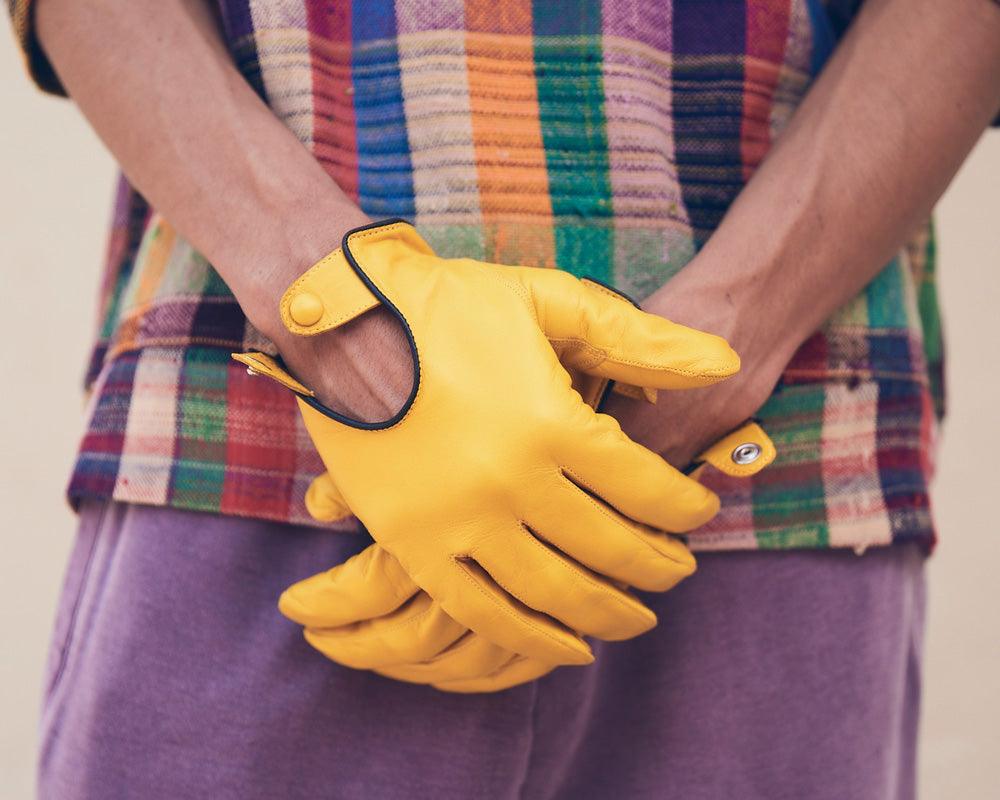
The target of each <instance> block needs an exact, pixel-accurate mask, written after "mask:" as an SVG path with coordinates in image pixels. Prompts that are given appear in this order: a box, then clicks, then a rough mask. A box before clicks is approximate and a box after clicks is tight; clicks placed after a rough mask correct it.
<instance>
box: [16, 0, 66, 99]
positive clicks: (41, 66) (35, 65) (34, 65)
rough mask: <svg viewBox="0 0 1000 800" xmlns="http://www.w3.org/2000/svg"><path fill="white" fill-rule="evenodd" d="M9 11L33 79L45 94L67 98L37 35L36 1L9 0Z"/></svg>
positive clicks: (26, 65) (26, 66) (25, 63)
mask: <svg viewBox="0 0 1000 800" xmlns="http://www.w3.org/2000/svg"><path fill="white" fill-rule="evenodd" d="M7 10H8V11H9V12H10V19H11V22H12V23H13V25H14V35H15V36H16V37H17V43H18V44H19V45H20V47H21V54H22V55H23V57H24V65H25V68H26V69H27V70H28V74H29V75H31V79H32V80H33V81H34V82H35V85H36V86H37V87H38V88H39V89H41V90H42V91H43V92H49V93H50V94H56V95H61V96H63V97H65V96H66V90H65V89H63V86H62V83H60V81H59V76H58V75H56V71H55V70H54V69H52V64H51V63H49V59H48V57H47V56H46V55H45V51H44V50H42V46H41V44H40V43H39V42H38V37H37V36H36V35H35V0H7Z"/></svg>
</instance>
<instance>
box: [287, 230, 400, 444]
mask: <svg viewBox="0 0 1000 800" xmlns="http://www.w3.org/2000/svg"><path fill="white" fill-rule="evenodd" d="M397 222H403V223H406V220H405V219H399V218H393V219H383V220H379V221H378V222H372V223H370V224H368V225H362V226H361V227H360V228H354V229H353V230H350V231H348V232H347V233H345V234H344V239H343V242H342V243H341V245H340V248H341V250H342V251H343V253H344V258H346V259H347V263H348V264H350V265H351V269H353V270H354V272H355V274H356V275H357V276H358V278H359V279H360V280H361V282H362V283H363V284H364V285H365V286H366V287H367V288H368V290H369V291H370V292H371V293H372V294H373V295H375V297H376V298H377V299H378V300H379V301H380V302H381V303H382V305H384V306H385V307H386V308H388V309H389V311H390V312H391V313H392V315H393V316H394V317H396V319H398V320H399V322H400V323H401V324H402V326H403V331H404V333H406V340H407V342H408V344H409V345H410V357H411V358H412V359H413V388H412V389H411V390H410V396H409V397H407V398H406V402H405V403H403V407H402V408H401V409H399V411H397V412H396V413H395V414H394V415H393V416H392V417H390V418H389V419H387V420H384V421H382V422H362V421H361V420H357V419H352V418H351V417H347V416H344V415H343V414H339V413H338V412H336V411H334V410H333V409H332V408H330V407H329V406H326V405H324V404H323V403H321V402H320V401H319V400H317V399H316V398H315V397H308V396H306V395H301V394H300V395H299V397H301V398H302V400H303V402H305V403H306V404H307V405H309V406H311V407H312V408H314V409H316V410H317V411H318V412H319V413H320V414H322V415H323V416H325V417H329V418H330V419H332V420H336V421H337V422H340V423H342V424H344V425H347V426H349V427H351V428H358V429H359V430H363V431H380V430H385V429H386V428H391V427H392V426H393V425H395V424H397V423H398V422H399V421H400V420H402V419H403V417H405V416H406V414H407V413H408V412H409V410H410V407H411V406H412V405H413V401H414V400H416V399H417V391H418V390H419V388H420V356H419V354H418V353H417V343H416V341H415V340H414V338H413V331H412V330H411V329H410V323H408V322H407V321H406V317H404V316H403V313H402V312H401V311H400V310H399V309H398V308H396V306H395V305H394V304H393V302H392V301H391V300H390V299H389V298H388V297H386V296H385V295H384V294H383V293H382V291H381V290H380V289H379V288H378V286H376V285H375V283H374V282H373V281H372V279H371V278H369V277H368V276H367V275H366V274H365V271H364V270H363V269H362V268H361V265H360V264H358V262H357V260H356V259H355V258H354V254H353V253H351V250H350V248H349V247H348V240H349V239H350V238H351V236H353V235H354V234H355V233H361V232H362V231H368V230H372V229H373V228H384V227H386V226H387V225H395V224H396V223H397ZM406 224H409V223H406Z"/></svg>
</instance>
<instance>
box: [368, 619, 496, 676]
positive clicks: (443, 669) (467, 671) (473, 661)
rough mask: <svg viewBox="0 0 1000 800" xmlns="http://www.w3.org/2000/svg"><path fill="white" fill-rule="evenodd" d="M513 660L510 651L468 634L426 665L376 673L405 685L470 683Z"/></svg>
mask: <svg viewBox="0 0 1000 800" xmlns="http://www.w3.org/2000/svg"><path fill="white" fill-rule="evenodd" d="M514 656H515V654H514V653H511V652H510V651H509V650H505V649H504V648H502V647H500V646H499V645H496V644H494V643H493V642H490V641H488V640H487V639H484V638H483V637H482V636H479V635H478V634H475V633H472V632H471V631H469V632H468V633H467V634H466V635H465V636H463V637H462V638H461V639H459V640H458V641H457V642H455V643H454V644H453V645H451V646H450V647H449V648H447V649H446V650H444V651H443V652H441V653H439V654H438V655H436V656H434V657H433V658H431V659H430V660H428V661H423V662H420V663H413V664H398V665H393V666H390V667H384V668H379V669H377V670H376V672H378V673H379V674H380V675H384V676H385V677H387V678H394V679H395V680H398V681H406V682H407V683H423V684H430V683H440V682H442V681H456V680H471V679H473V678H481V677H484V676H486V675H490V674H491V673H493V672H495V671H496V670H498V669H499V668H500V667H502V666H503V665H504V664H506V663H507V662H508V661H510V660H511V659H512V658H513V657H514Z"/></svg>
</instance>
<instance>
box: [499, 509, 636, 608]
mask: <svg viewBox="0 0 1000 800" xmlns="http://www.w3.org/2000/svg"><path fill="white" fill-rule="evenodd" d="M520 528H521V530H522V531H523V532H524V535H525V536H526V537H527V538H528V539H529V540H530V541H531V543H532V544H533V545H535V547H537V548H538V549H539V550H541V551H542V552H543V553H544V554H545V555H547V556H554V557H555V558H556V559H557V560H558V561H561V562H562V563H563V564H565V565H566V567H568V568H569V570H570V573H571V574H572V575H573V577H574V579H576V580H579V581H582V582H583V583H585V584H586V585H588V586H590V587H592V588H597V589H600V590H601V591H602V592H603V593H604V594H606V595H608V596H610V597H611V598H612V599H613V600H614V601H615V602H616V603H618V604H619V605H620V606H621V607H622V608H624V609H627V610H628V611H630V612H631V613H632V615H633V616H635V614H636V612H637V609H636V608H635V607H634V606H633V605H632V604H631V603H630V602H629V601H628V600H627V599H626V598H625V597H622V596H621V595H620V594H619V591H620V590H618V589H616V588H615V587H612V586H609V585H605V584H603V583H601V582H600V581H599V580H594V578H593V577H591V576H590V575H588V574H587V573H586V572H583V571H582V570H581V569H580V566H582V565H578V564H577V563H576V561H575V559H573V558H571V557H570V556H568V555H566V554H563V553H562V551H559V552H553V551H552V550H551V549H549V547H548V546H546V544H544V543H543V542H542V541H540V540H539V538H538V537H537V536H536V534H535V533H534V531H533V530H532V529H531V528H530V527H528V525H527V523H526V522H523V521H522V522H521V523H520ZM493 580H495V581H497V583H498V584H500V585H501V586H503V588H504V589H505V590H506V591H507V593H508V594H510V595H511V596H512V597H517V595H516V594H515V593H514V592H512V591H511V590H510V589H508V588H507V587H506V586H504V584H503V583H501V582H500V581H499V580H497V579H496V578H493ZM635 603H637V604H638V605H640V606H642V603H639V601H638V600H636V601H635ZM642 607H643V608H645V606H642ZM646 610H648V609H646ZM560 622H562V620H560ZM562 624H564V625H565V624H566V623H565V622H562Z"/></svg>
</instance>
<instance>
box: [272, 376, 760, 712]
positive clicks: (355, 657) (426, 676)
mask: <svg viewBox="0 0 1000 800" xmlns="http://www.w3.org/2000/svg"><path fill="white" fill-rule="evenodd" d="M591 396H592V397H594V398H596V397H598V396H599V392H598V393H595V394H593V395H591ZM748 442H753V443H755V444H757V445H758V446H759V448H760V450H759V452H760V455H759V457H758V458H757V459H755V460H753V461H751V462H745V461H736V460H734V459H733V457H732V454H733V450H734V444H736V445H743V444H746V443H748ZM774 455H775V452H774V446H773V445H772V444H771V442H770V440H769V439H768V437H767V435H766V434H765V433H764V432H763V431H762V430H761V429H760V427H759V426H757V425H755V424H747V425H744V426H742V427H741V428H740V429H739V430H738V431H737V432H735V433H734V434H733V435H732V436H731V437H727V440H724V441H720V442H718V443H717V444H716V445H715V446H713V447H712V448H711V449H710V450H708V451H706V452H704V453H701V454H700V455H699V460H700V461H703V462H708V463H711V464H712V465H713V466H714V467H715V468H716V469H719V470H721V471H722V472H724V473H725V474H727V475H731V476H734V477H746V476H748V475H752V474H755V473H756V472H758V471H759V470H761V469H764V468H765V467H766V466H767V465H768V464H770V463H771V461H772V460H773V459H774ZM699 471H700V470H699ZM306 506H307V507H308V509H309V513H310V514H312V516H313V517H315V518H316V519H319V520H324V521H333V520H338V519H343V518H345V517H347V516H349V515H350V514H351V510H350V508H348V506H347V503H346V501H345V500H344V498H343V497H342V496H341V495H340V493H339V491H338V490H337V487H336V486H335V485H334V483H333V479H332V478H331V477H330V476H329V475H328V474H324V475H320V476H319V477H318V478H316V480H314V481H313V483H312V485H311V486H310V487H309V491H308V492H307V493H306ZM676 546H677V551H678V557H679V558H680V557H683V556H685V555H686V554H687V550H686V548H684V546H683V545H682V544H681V543H680V541H677V542H676ZM692 564H693V561H692ZM278 607H279V608H280V609H281V612H282V613H283V614H284V615H285V616H286V617H288V618H289V619H291V620H292V621H293V622H297V623H299V624H300V625H303V626H304V627H305V638H306V640H307V641H308V642H309V643H310V644H311V645H312V646H313V647H315V648H316V649H317V650H319V651H320V652H321V653H323V655H325V656H327V657H328V658H330V659H332V660H333V661H336V662H338V663H340V664H344V665H345V666H349V667H353V668H355V669H370V670H373V671H374V672H377V673H378V674H380V675H383V676H385V677H387V678H394V679H396V680H400V681H406V682H409V683H418V684H428V685H431V686H433V687H434V688H436V689H440V690H442V691H446V692H497V691H501V690H503V689H508V688H510V687H512V686H516V685H519V684H521V683H526V682H528V681H532V680H535V679H537V678H540V677H541V676H542V675H545V674H547V673H548V672H551V671H552V670H553V669H555V668H556V667H557V666H559V664H558V663H555V662H551V661H544V660H539V659H535V658H529V657H527V656H523V655H520V654H519V653H516V652H514V651H512V650H509V649H507V648H505V647H502V646H500V645H498V644H495V643H494V642H492V641H490V640H489V639H488V638H487V637H485V636H481V635H479V634H477V633H475V632H474V631H470V630H469V629H468V628H466V627H465V626H463V625H461V624H460V623H459V622H457V621H456V620H454V619H453V618H452V617H451V616H450V615H449V614H448V613H447V612H446V611H445V610H444V609H443V608H442V607H441V605H440V603H438V602H436V601H435V600H434V599H433V598H431V597H430V596H429V595H428V594H427V593H426V592H423V591H421V589H420V587H419V586H417V584H416V583H414V582H413V579H412V578H410V576H409V575H407V574H406V572H405V571H404V570H403V568H402V566H401V565H400V563H399V561H398V560H396V559H395V558H394V557H393V556H392V555H391V554H390V553H388V552H387V551H386V550H384V549H383V548H382V547H381V546H379V545H378V544H373V545H371V546H370V547H368V548H367V549H366V550H364V551H363V552H361V553H359V554H358V555H356V556H354V557H353V558H351V559H349V560H348V561H346V562H344V563H343V564H339V565H337V566H336V567H333V568H332V569H330V570H328V571H327V572H324V573H320V574H318V575H313V576H312V577H311V578H307V579H306V580H304V581H300V582H299V583H296V584H295V585H294V586H291V587H289V588H288V589H286V590H285V592H284V593H283V594H282V595H281V600H280V601H279V604H278Z"/></svg>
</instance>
